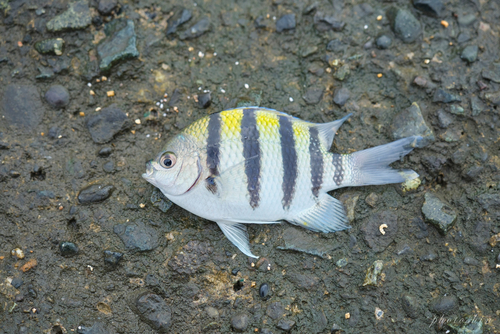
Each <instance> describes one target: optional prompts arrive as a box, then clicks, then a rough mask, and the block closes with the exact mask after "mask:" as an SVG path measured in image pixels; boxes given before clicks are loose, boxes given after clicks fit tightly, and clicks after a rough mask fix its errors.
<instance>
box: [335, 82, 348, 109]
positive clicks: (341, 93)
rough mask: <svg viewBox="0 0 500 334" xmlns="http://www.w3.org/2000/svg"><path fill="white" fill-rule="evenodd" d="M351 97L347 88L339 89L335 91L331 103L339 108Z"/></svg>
mask: <svg viewBox="0 0 500 334" xmlns="http://www.w3.org/2000/svg"><path fill="white" fill-rule="evenodd" d="M350 96H351V92H350V91H349V89H347V88H344V87H342V88H339V89H337V90H335V95H334V96H333V102H335V104H336V105H338V106H339V107H342V106H343V105H344V104H346V102H347V100H348V99H349V97H350Z"/></svg>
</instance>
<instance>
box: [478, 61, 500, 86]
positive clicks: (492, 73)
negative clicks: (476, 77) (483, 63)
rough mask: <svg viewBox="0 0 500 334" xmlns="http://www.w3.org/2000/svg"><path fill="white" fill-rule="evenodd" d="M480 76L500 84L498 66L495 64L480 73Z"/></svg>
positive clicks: (499, 66) (499, 69)
mask: <svg viewBox="0 0 500 334" xmlns="http://www.w3.org/2000/svg"><path fill="white" fill-rule="evenodd" d="M481 75H482V77H483V78H485V79H488V80H491V81H493V82H496V83H500V65H499V64H495V63H493V64H490V66H488V68H486V69H484V70H482V71H481Z"/></svg>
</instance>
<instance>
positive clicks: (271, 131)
mask: <svg viewBox="0 0 500 334" xmlns="http://www.w3.org/2000/svg"><path fill="white" fill-rule="evenodd" d="M256 116H257V117H256V121H257V126H258V127H259V135H260V138H261V140H260V141H261V142H262V139H265V140H268V141H278V140H280V134H279V128H280V123H279V118H278V115H276V114H275V113H270V112H268V111H266V110H259V111H257V112H256Z"/></svg>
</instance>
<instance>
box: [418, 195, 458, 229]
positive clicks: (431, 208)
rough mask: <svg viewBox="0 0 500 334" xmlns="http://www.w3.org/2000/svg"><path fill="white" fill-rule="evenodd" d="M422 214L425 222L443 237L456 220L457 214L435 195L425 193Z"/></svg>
mask: <svg viewBox="0 0 500 334" xmlns="http://www.w3.org/2000/svg"><path fill="white" fill-rule="evenodd" d="M424 197H425V201H424V204H423V205H422V213H423V214H424V216H425V220H426V221H427V222H429V223H431V224H433V225H434V226H435V227H436V228H437V229H438V231H439V232H440V233H441V234H443V235H445V234H446V233H447V232H448V230H449V229H450V228H451V226H453V224H454V223H455V220H456V219H457V214H456V213H455V211H453V210H452V209H451V208H450V206H449V205H448V204H446V203H444V202H442V201H441V200H440V199H439V198H438V197H437V196H436V195H435V194H433V193H430V192H427V193H425V196H424Z"/></svg>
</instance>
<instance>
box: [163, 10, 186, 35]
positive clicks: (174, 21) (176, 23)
mask: <svg viewBox="0 0 500 334" xmlns="http://www.w3.org/2000/svg"><path fill="white" fill-rule="evenodd" d="M191 16H192V14H191V11H190V10H188V9H185V8H179V9H177V10H176V11H175V13H174V15H172V16H171V17H170V18H169V19H168V20H167V36H169V35H172V34H175V33H176V32H177V28H178V27H180V26H181V25H182V24H184V23H186V22H187V21H189V20H190V19H191Z"/></svg>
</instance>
